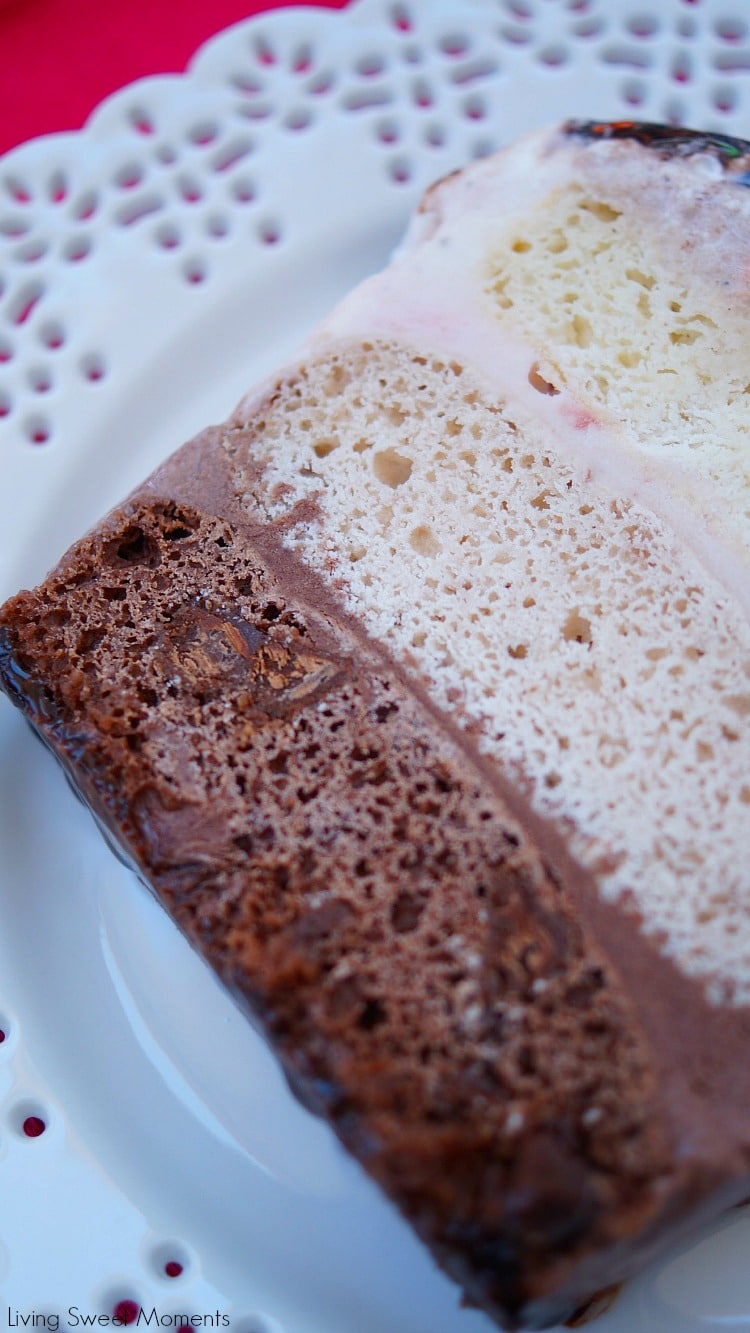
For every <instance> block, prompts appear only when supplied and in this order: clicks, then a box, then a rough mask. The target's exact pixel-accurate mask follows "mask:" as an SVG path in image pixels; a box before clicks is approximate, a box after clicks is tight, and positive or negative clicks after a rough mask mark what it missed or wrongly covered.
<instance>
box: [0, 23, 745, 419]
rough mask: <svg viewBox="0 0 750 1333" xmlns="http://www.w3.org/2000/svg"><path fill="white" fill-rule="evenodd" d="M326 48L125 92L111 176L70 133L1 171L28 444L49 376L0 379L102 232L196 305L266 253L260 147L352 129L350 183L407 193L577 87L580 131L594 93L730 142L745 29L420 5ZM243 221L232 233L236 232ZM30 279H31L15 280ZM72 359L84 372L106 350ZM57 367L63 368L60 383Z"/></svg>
mask: <svg viewBox="0 0 750 1333" xmlns="http://www.w3.org/2000/svg"><path fill="white" fill-rule="evenodd" d="M343 32H344V27H343V25H342V24H341V22H340V21H339V23H338V25H336V23H335V22H334V23H331V15H330V14H328V13H320V12H316V11H310V13H309V14H306V15H305V16H304V19H303V20H302V19H299V18H295V19H293V20H292V21H291V22H289V21H285V19H284V17H283V16H278V15H277V16H275V17H273V18H272V17H266V18H263V19H261V20H255V21H253V22H252V23H250V24H248V25H247V26H246V27H245V28H244V29H243V28H239V29H234V30H232V32H231V34H225V35H223V36H220V37H219V38H218V39H216V40H215V41H214V42H213V43H211V44H209V46H208V47H207V48H205V50H204V51H203V52H202V53H200V54H199V56H198V58H197V60H196V62H195V64H194V68H193V76H192V78H191V79H190V80H182V81H180V82H177V81H174V80H171V81H167V80H150V81H148V82H146V83H143V84H140V85H136V86H134V87H133V88H132V89H127V90H125V91H124V92H123V93H121V94H120V95H119V96H118V97H117V98H116V99H115V104H114V106H109V107H108V108H107V111H106V120H107V131H108V135H109V138H110V143H111V156H110V158H109V160H110V161H113V162H114V163H115V165H114V166H113V167H112V168H111V169H105V168H103V166H102V163H101V160H97V161H96V162H95V163H94V164H93V165H92V164H91V162H90V161H89V158H88V157H87V156H86V155H85V154H82V153H80V151H79V150H78V145H79V144H80V143H81V142H83V141H84V138H85V135H81V136H78V137H77V139H73V141H71V140H70V139H69V140H67V141H65V142H64V143H61V144H60V149H59V154H60V157H61V159H63V160H60V161H59V162H55V160H54V159H55V151H54V148H51V149H50V152H49V153H48V154H47V155H46V160H45V162H44V164H43V165H42V163H41V161H40V157H41V155H40V154H39V153H36V152H30V151H28V150H26V151H25V150H24V149H21V150H20V151H17V152H15V153H13V154H11V155H10V156H9V157H8V158H7V159H6V164H5V166H4V169H3V168H2V167H0V415H2V417H3V418H4V419H8V418H11V417H14V416H15V417H17V418H18V420H19V422H20V423H21V430H22V433H23V434H24V435H25V437H26V439H27V440H28V441H29V442H30V443H33V444H41V443H46V442H48V441H50V440H52V439H53V438H54V434H55V422H54V412H53V411H52V410H51V409H50V412H49V413H48V414H47V415H45V416H40V415H39V413H38V411H37V410H36V408H35V398H36V395H37V394H40V393H44V392H47V390H48V388H49V387H50V386H51V384H52V376H51V372H49V370H48V368H47V367H45V366H42V365H41V364H40V366H39V368H38V373H37V374H36V376H35V377H32V379H31V380H29V379H28V378H27V379H26V381H23V380H21V381H20V382H19V379H18V377H17V376H15V375H13V374H11V373H10V371H9V370H8V371H7V372H6V369H5V368H6V367H10V365H11V363H13V362H14V361H17V360H18V358H19V357H21V359H24V360H25V358H26V356H27V355H28V348H29V344H30V343H34V342H37V343H39V342H41V344H42V346H45V347H47V349H48V350H49V351H53V350H55V351H56V350H57V349H58V348H59V347H61V346H62V342H63V341H64V339H65V336H66V331H65V330H64V329H63V327H62V325H60V324H59V323H58V324H57V325H56V328H57V330H58V334H59V338H60V341H58V342H57V343H56V344H53V343H52V342H50V341H49V337H50V335H49V327H50V325H49V323H48V321H47V320H46V314H47V306H48V300H47V293H48V292H49V290H50V289H51V287H52V285H53V284H54V283H55V281H56V274H57V273H58V272H59V268H60V266H61V265H63V266H67V265H71V266H78V265H80V266H81V267H85V266H86V265H87V264H91V262H92V260H94V259H100V258H101V252H102V250H103V249H105V248H108V246H109V245H110V244H111V242H110V241H109V240H108V235H109V233H110V232H111V230H112V229H115V230H117V229H123V230H124V231H126V232H132V234H133V241H132V244H133V246H134V247H135V246H137V247H138V249H139V250H143V249H147V248H149V247H152V248H153V249H154V250H155V251H156V252H157V253H159V254H162V255H164V257H165V260H166V261H167V262H171V263H172V264H173V266H174V272H175V274H176V275H177V276H178V278H179V279H180V280H181V281H182V282H184V283H186V284H187V285H188V286H190V287H192V288H202V289H203V290H206V289H208V288H210V286H211V282H210V278H211V262H212V251H213V250H214V248H215V247H216V246H218V245H224V244H226V243H227V242H228V241H229V242H230V243H231V242H232V241H233V240H235V239H236V240H237V241H239V234H240V233H241V236H242V244H243V245H246V244H248V243H250V244H253V243H254V244H256V245H260V246H266V245H273V246H279V245H282V246H283V243H284V233H285V218H284V215H283V213H280V212H279V210H278V207H276V206H275V205H274V203H273V196H274V194H275V182H274V179H273V162H272V147H273V143H274V142H275V141H276V140H277V137H278V136H279V135H282V136H283V135H287V134H289V135H294V136H299V138H300V140H303V139H305V138H306V137H308V136H309V135H310V134H316V133H326V134H329V133H331V129H332V125H334V126H335V123H336V121H337V120H338V121H341V120H344V119H346V118H349V117H351V118H353V119H356V120H357V121H358V122H360V123H361V129H362V136H361V137H362V153H363V155H364V157H363V163H364V165H365V166H366V169H367V170H372V171H378V172H380V173H382V176H383V178H384V179H385V181H386V182H388V183H389V184H390V185H391V186H392V187H393V188H394V189H397V190H400V191H402V192H403V189H404V187H405V186H407V187H411V190H410V194H413V193H414V191H415V190H416V189H417V188H418V187H421V186H422V185H423V184H424V183H426V181H427V180H428V179H429V178H430V176H434V175H438V174H440V173H441V172H442V171H444V170H446V169H450V168H451V167H452V166H453V165H455V164H457V163H459V162H460V161H466V160H469V159H470V158H472V157H476V156H481V155H483V154H485V153H487V152H490V151H492V149H493V148H494V147H496V146H497V145H498V143H499V142H500V141H501V140H503V139H505V138H507V137H510V135H512V134H515V133H516V132H517V131H518V130H520V129H523V128H524V127H525V123H527V122H531V121H532V120H533V123H535V124H536V123H540V122H541V121H542V120H544V119H554V118H556V117H561V116H564V115H566V114H568V113H569V112H570V111H571V109H573V110H578V109H580V106H579V103H580V95H577V96H576V105H575V106H573V104H572V101H571V88H572V86H573V84H576V83H577V84H578V85H579V86H580V82H581V79H584V80H585V79H586V78H587V77H592V76H593V79H594V80H595V82H596V84H597V94H596V105H593V104H592V105H589V106H588V107H587V108H585V109H586V110H588V111H589V112H594V111H595V112H596V114H597V115H598V116H602V115H603V114H605V111H603V109H602V99H601V96H600V92H599V87H600V85H601V82H602V79H603V80H604V81H605V82H606V84H607V85H608V90H607V91H608V97H609V102H610V106H609V108H608V109H606V114H609V115H617V114H618V113H627V114H631V113H634V112H637V114H639V115H641V116H643V117H644V118H648V119H663V120H666V121H668V122H672V123H677V124H679V123H687V122H690V123H691V124H693V125H700V126H701V127H703V128H707V129H723V130H724V131H725V132H727V133H732V132H735V133H742V131H743V129H744V130H745V131H747V113H748V107H747V99H748V93H747V91H746V89H745V87H744V82H745V81H744V80H743V75H744V74H746V73H747V71H748V69H750V24H749V23H748V20H747V17H746V15H745V14H744V12H743V6H742V4H741V3H740V0H721V2H719V0H662V2H661V3H659V4H658V5H657V4H654V3H652V4H651V5H650V6H644V5H643V4H642V3H640V2H639V0H635V2H633V0H609V2H608V3H605V0H545V3H542V0H495V2H494V3H493V2H492V0H485V2H484V3H482V0H467V3H465V4H464V5H463V6H462V8H461V10H460V11H459V12H457V11H456V7H455V6H453V5H449V4H446V3H437V4H430V5H428V4H426V3H425V0H413V2H412V3H410V4H406V3H389V0H363V2H362V3H360V4H359V5H358V6H357V19H356V27H355V26H354V23H351V24H350V25H349V29H348V31H346V33H345V45H346V48H347V49H346V54H345V55H344V53H343V51H342V40H341V35H342V33H343ZM563 81H564V82H563ZM196 85H197V86H198V87H199V89H200V96H199V97H196V96H195V95H194V92H195V89H196ZM534 85H536V87H534ZM531 108H533V114H532V110H531ZM540 111H541V114H540ZM102 119H104V117H103V116H102V114H101V113H99V115H98V116H97V117H95V118H94V121H93V123H92V125H91V127H90V129H89V130H88V131H86V134H92V135H93V134H94V133H95V131H96V128H97V126H98V124H99V122H100V121H101V120H102ZM266 209H268V211H267V212H266ZM246 211H247V212H249V213H250V214H251V215H252V217H253V222H252V225H251V226H250V228H249V229H248V227H247V226H246V224H245V221H244V219H243V218H240V217H239V216H238V214H240V213H243V214H244V213H245V212H246ZM170 257H171V258H170ZM32 270H33V271H35V272H36V273H37V274H38V275H39V276H38V277H37V278H36V279H35V281H34V282H33V283H29V282H28V281H27V279H26V276H25V275H26V273H27V271H32ZM86 356H87V357H89V358H90V357H92V356H98V357H99V358H100V360H102V361H103V360H105V359H106V356H107V348H106V347H105V346H100V347H97V348H96V349H92V350H91V351H90V352H87V353H86ZM77 364H78V366H80V364H81V358H80V354H79V356H78V358H77ZM75 365H76V358H75V355H74V354H73V355H71V357H70V358H69V359H68V360H67V363H66V366H65V370H64V372H63V373H64V374H67V375H69V374H71V373H75ZM84 374H86V377H87V379H88V380H89V382H91V383H94V382H96V380H97V378H101V376H98V377H97V376H91V375H90V374H88V372H84ZM45 385H46V387H44V386H45Z"/></svg>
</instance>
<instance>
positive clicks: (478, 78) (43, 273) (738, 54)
mask: <svg viewBox="0 0 750 1333" xmlns="http://www.w3.org/2000/svg"><path fill="white" fill-rule="evenodd" d="M748 70H750V19H749V18H748V14H747V7H746V0H462V4H461V5H456V4H455V3H453V2H452V0H398V2H396V0H359V3H356V4H354V5H352V6H351V7H350V8H349V9H348V10H346V11H343V12H342V13H336V14H333V13H331V12H326V11H320V10H309V11H303V10H298V9H295V10H294V11H284V10H280V11H276V12H274V13H273V14H271V15H267V16H265V17H263V18H260V19H255V20H251V21H248V22H247V23H246V24H241V25H238V26H237V27H235V28H233V29H231V30H230V31H229V32H227V33H224V34H221V35H219V36H218V37H217V38H216V39H214V40H213V41H212V42H211V43H209V44H208V45H207V46H206V47H205V48H204V49H203V50H202V51H201V52H199V54H198V56H197V57H196V59H195V61H194V63H193V65H192V68H191V70H190V73H189V74H188V75H187V76H186V77H184V78H181V79H151V80H146V81H144V82H142V83H139V84H137V85H134V86H133V87H131V88H127V89H124V90H123V91H122V92H121V93H120V94H119V95H118V96H117V97H115V98H113V99H110V100H109V101H108V102H107V104H106V105H105V106H103V107H102V108H101V109H100V110H99V111H98V112H97V113H96V115H95V116H94V117H93V119H92V121H91V122H90V124H89V126H88V127H87V128H86V130H85V131H83V132H82V133H81V134H78V135H68V136H57V137H55V138H54V139H49V140H38V141H36V142H34V143H31V144H28V145H25V146H22V147H21V148H19V149H17V150H16V151H14V152H13V153H11V154H9V155H8V156H7V157H6V158H5V159H4V160H3V161H0V465H1V466H3V468H5V467H6V463H7V471H5V472H3V474H2V475H3V485H4V486H5V487H8V486H10V488H11V492H12V490H13V484H16V485H17V496H18V497H20V493H21V489H22V486H23V487H26V486H28V488H29V490H30V491H31V488H32V487H33V486H34V485H35V484H36V478H37V476H38V474H39V470H40V469H44V468H52V466H53V462H54V460H55V455H56V452H57V451H58V450H59V451H61V452H64V451H65V450H66V448H71V447H72V445H73V438H74V434H75V407H76V404H79V403H81V402H89V403H90V402H100V401H103V400H108V401H111V402H113V403H116V402H117V399H116V390H117V386H118V384H119V376H120V374H121V369H122V358H123V345H124V344H123V342H122V340H121V339H119V338H118V324H119V323H121V322H127V321H128V320H131V321H132V320H137V319H139V318H140V319H141V320H142V322H143V323H144V324H145V322H146V321H147V320H148V319H149V318H150V317H151V316H150V314H149V312H148V309H147V306H146V303H145V298H144V296H143V293H144V291H148V292H152V291H153V292H154V293H155V294H156V295H155V297H154V302H155V304H156V307H157V309H158V310H159V317H160V318H163V319H164V320H166V319H167V318H169V319H171V320H172V321H173V323H174V325H175V326H176V327H178V326H179V321H180V319H181V318H182V317H183V313H184V312H186V311H189V310H194V309H195V307H196V303H197V305H198V307H200V305H201V303H205V305H206V307H207V306H208V305H209V303H210V301H211V299H212V297H213V296H214V295H215V294H216V293H217V292H219V293H225V292H226V290H227V289H228V287H229V286H230V285H231V283H232V278H233V274H234V272H235V270H239V269H243V266H245V267H246V266H247V263H248V254H249V253H250V254H251V255H253V256H255V261H254V262H255V268H254V269H253V276H254V278H255V277H257V278H258V280H260V277H262V275H263V273H264V272H265V270H266V267H267V266H268V265H270V264H272V263H280V262H285V263H291V261H292V260H293V259H294V258H295V255H296V254H297V250H296V246H297V244H298V238H299V236H300V234H301V233H302V232H304V229H305V227H306V226H307V225H308V224H309V223H311V222H313V223H316V224H317V223H318V222H319V221H320V219H321V218H322V219H323V221H325V219H326V209H327V207H328V206H329V199H330V207H331V209H332V211H335V208H336V207H337V206H338V202H339V200H340V197H341V191H342V186H341V183H340V177H341V171H342V165H343V167H344V168H345V169H346V170H350V169H351V170H352V171H353V180H352V182H351V183H350V182H347V188H349V189H357V190H359V189H360V188H361V189H362V191H363V192H364V193H365V194H366V195H367V198H368V199H369V198H370V195H371V196H372V198H373V199H374V200H375V201H376V203H377V205H378V206H380V205H381V204H383V206H385V207H387V208H390V209H392V212H393V215H394V216H398V217H402V218H405V217H406V215H407V214H408V211H409V209H410V208H411V206H412V205H413V204H414V203H415V201H416V199H417V198H418V196H419V194H420V192H421V190H422V189H423V188H424V187H425V186H427V185H428V184H429V182H430V181H431V180H433V179H434V178H436V177H438V176H440V175H441V174H443V173H445V172H447V171H450V170H452V169H453V168H454V167H456V166H459V165H461V164H462V163H464V162H466V161H468V160H470V159H472V158H474V157H478V156H482V155H484V154H486V153H488V152H491V151H492V150H493V149H494V148H496V147H498V146H499V145H500V144H501V143H502V142H504V141H507V140H508V139H511V138H514V137H516V135H518V134H519V133H521V132H522V131H524V130H526V129H531V128H533V127H536V126H538V125H541V124H543V123H546V122H551V121H554V120H560V119H563V118H566V117H568V116H579V117H584V118H585V117H591V116H594V117H597V118H606V117H609V118H617V117H618V116H622V115H631V114H633V113H634V112H636V113H637V114H638V115H639V116H640V117H641V118H643V119H650V120H666V121H668V122H673V123H683V124H690V125H692V126H694V127H701V128H704V129H707V130H719V131H723V132H725V133H729V134H732V133H734V134H739V135H744V136H746V137H748V136H750V92H749V91H748V84H747V79H746V77H745V76H746V74H747V72H748ZM281 162H283V164H284V170H283V172H282V171H280V169H279V164H280V163H281ZM310 163H313V167H312V168H311V167H310V165H309V164H310ZM337 173H338V174H337ZM336 181H338V184H335V182H336ZM332 183H333V188H332ZM373 183H374V184H373ZM368 191H369V193H368ZM337 192H338V193H337ZM243 271H244V269H243ZM131 285H132V287H133V289H134V290H135V293H136V294H135V296H133V298H132V304H133V307H134V308H135V309H136V310H137V311H140V312H141V314H138V313H136V314H135V315H131V312H130V303H131ZM92 292H94V293H95V294H96V295H95V298H94V299H92V298H91V293H92ZM188 303H192V305H189V304H188ZM143 311H146V314H143V313H142V312H143ZM131 327H132V325H131ZM131 341H132V335H131ZM97 395H98V397H97ZM108 395H110V399H108ZM69 404H71V405H72V406H68V405H69ZM11 464H12V467H11ZM9 477H10V478H11V480H10V481H9V480H8V478H9ZM13 478H15V483H14V482H13V480H12V479H13ZM0 489H1V488H0ZM11 492H8V491H6V501H5V502H6V503H7V504H8V505H9V507H12V506H13V504H15V502H16V498H15V497H14V496H13V495H12V494H11ZM8 495H11V498H10V499H8ZM2 499H3V497H2V494H0V506H1V504H2ZM32 503H33V491H32ZM5 998H7V999H10V995H8V996H7V997H5ZM14 1012H15V1010H12V1009H11V1006H10V1005H9V1006H8V1008H7V1009H4V1010H3V1012H2V1013H1V1014H0V1096H1V1097H3V1098H4V1109H3V1127H2V1134H1V1135H0V1151H1V1152H2V1153H3V1154H5V1156H4V1159H3V1162H2V1163H1V1164H0V1172H11V1173H12V1171H13V1169H15V1168H14V1167H13V1162H14V1161H15V1158H16V1156H17V1157H18V1158H21V1157H22V1158H23V1173H24V1174H23V1180H24V1182H33V1184H34V1185H35V1186H36V1187H37V1189H38V1191H39V1193H40V1197H45V1194H44V1192H45V1190H46V1187H47V1179H48V1176H47V1173H49V1171H50V1162H51V1161H52V1162H54V1163H55V1165H56V1166H57V1167H58V1168H60V1179H67V1178H68V1177H67V1176H66V1175H65V1171H63V1167H64V1168H65V1170H66V1171H74V1170H75V1171H78V1178H80V1179H81V1180H83V1179H84V1177H85V1180H86V1189H87V1190H88V1191H89V1197H91V1198H94V1197H96V1199H97V1201H98V1202H97V1214H96V1215H97V1216H99V1217H101V1219H102V1233H103V1234H104V1232H106V1230H107V1227H108V1226H109V1223H108V1222H107V1221H106V1220H105V1219H106V1218H109V1217H111V1219H113V1220H112V1226H113V1227H117V1228H119V1231H118V1232H117V1234H118V1235H119V1237H120V1242H119V1244H120V1250H119V1252H118V1263H117V1265H116V1266H114V1267H111V1268H106V1267H102V1266H101V1265H102V1262H103V1261H102V1260H101V1258H97V1260H96V1263H97V1264H99V1265H100V1266H99V1267H97V1268H95V1267H94V1260H93V1259H90V1260H89V1270H88V1281H89V1286H88V1288H87V1289H86V1290H85V1291H83V1292H81V1294H80V1299H81V1301H82V1302H83V1301H85V1302H88V1304H87V1306H86V1308H87V1310H89V1311H92V1312H95V1313H102V1314H112V1312H113V1311H115V1310H118V1311H119V1313H120V1314H121V1315H123V1316H127V1317H128V1318H129V1319H130V1320H131V1321H132V1320H134V1319H135V1318H137V1313H138V1310H139V1308H142V1309H144V1310H150V1309H151V1307H152V1306H153V1305H154V1304H156V1305H157V1306H158V1308H159V1310H160V1311H161V1312H162V1313H163V1314H164V1315H169V1314H170V1313H171V1312H172V1311H174V1312H175V1315H176V1314H177V1312H178V1311H179V1312H181V1313H182V1314H183V1315H188V1316H189V1315H190V1314H191V1313H192V1312H195V1313H196V1314H198V1313H199V1312H201V1311H202V1310H207V1309H211V1308H213V1307H214V1304H215V1303H216V1302H217V1301H219V1303H220V1304H221V1308H222V1310H224V1311H227V1312H228V1313H230V1314H231V1316H232V1327H233V1329H234V1330H235V1333H284V1330H283V1329H282V1327H281V1325H280V1324H279V1323H278V1322H277V1321H276V1320H275V1319H274V1318H272V1317H271V1316H270V1315H265V1314H260V1313H256V1314H252V1313H247V1311H249V1310H250V1309H251V1303H250V1302H247V1301H246V1300H245V1297H244V1292H245V1287H244V1286H243V1287H241V1289H240V1290H241V1293H242V1294H241V1295H240V1296H237V1298H236V1301H235V1304H234V1305H233V1304H232V1301H231V1300H224V1299H223V1298H222V1297H221V1296H220V1294H219V1293H218V1292H217V1291H216V1290H215V1289H214V1288H213V1287H212V1286H211V1285H210V1283H209V1282H208V1281H207V1280H204V1279H203V1277H202V1275H201V1273H200V1263H199V1257H198V1256H197V1255H196V1254H194V1252H193V1251H192V1250H191V1249H190V1248H189V1247H188V1245H187V1244H185V1243H183V1242H182V1241H177V1240H173V1239H168V1240H163V1239H161V1238H160V1237H158V1236H157V1237H155V1236H153V1234H152V1233H150V1232H146V1231H145V1225H146V1224H145V1221H144V1219H143V1218H141V1217H140V1215H139V1214H138V1213H137V1210H135V1209H134V1208H132V1209H126V1207H125V1204H124V1203H123V1201H122V1199H121V1198H120V1197H119V1195H117V1193H116V1191H112V1192H108V1191H109V1190H110V1187H109V1184H108V1182H106V1181H104V1182H101V1181H98V1182H97V1181H92V1180H90V1179H89V1175H88V1174H87V1173H90V1171H91V1168H90V1163H89V1161H88V1158H87V1157H86V1156H85V1155H84V1154H81V1155H80V1156H79V1157H77V1158H76V1157H75V1152H76V1151H77V1149H75V1148H74V1146H73V1145H72V1143H71V1140H70V1136H68V1134H67V1132H66V1131H67V1122H66V1114H65V1111H64V1109H63V1108H62V1107H60V1106H58V1105H57V1104H56V1103H55V1100H54V1095H53V1093H52V1092H49V1091H48V1090H46V1089H44V1088H42V1087H40V1086H38V1085H37V1083H36V1082H35V1080H34V1078H33V1077H32V1071H31V1070H30V1067H29V1066H27V1065H26V1064H25V1063H24V1048H23V1041H22V1030H21V1025H20V1024H19V1023H17V1021H16V1019H15V1017H14V1016H13V1015H14ZM6 1076H7V1077H6ZM27 1090H31V1091H28V1095H27ZM71 1164H72V1165H71ZM35 1172H36V1173H38V1174H36V1175H35V1174H34V1173H35ZM50 1178H51V1177H50ZM13 1179H14V1178H13V1177H12V1174H11V1181H12V1180H13ZM97 1191H98V1193H97ZM5 1193H6V1196H7V1197H9V1198H12V1197H14V1187H13V1184H12V1183H11V1186H10V1188H9V1189H8V1190H6V1191H5ZM32 1194H33V1191H32ZM15 1197H17V1198H20V1197H21V1194H20V1192H19V1191H16V1195H15ZM29 1197H32V1195H30V1196H29ZM66 1207H67V1199H66ZM61 1215H62V1214H61ZM17 1230H18V1234H21V1230H22V1228H21V1227H20V1224H19V1227H18V1228H17ZM144 1232H145V1238H144ZM32 1246H33V1240H32ZM98 1253H100V1252H98ZM101 1253H103V1251H101ZM34 1257H35V1258H36V1256H34ZM81 1263H82V1264H83V1265H84V1266H85V1263H86V1259H85V1256H84V1258H82V1259H81ZM8 1269H10V1270H11V1271H10V1273H9V1272H8ZM8 1278H10V1281H8V1280H6V1279H8ZM12 1279H13V1272H12V1263H11V1261H10V1260H8V1259H6V1258H5V1257H4V1253H3V1247H2V1243H1V1242H0V1282H2V1284H3V1291H4V1294H5V1293H6V1292H7V1293H9V1294H10V1298H11V1300H12V1299H13V1296H12V1292H13V1280H12ZM40 1290H41V1286H40ZM183 1292H184V1293H185V1295H183ZM470 1317H473V1316H470ZM660 1317H661V1315H660V1312H657V1323H654V1324H653V1325H649V1328H650V1327H653V1328H654V1329H655V1328H656V1327H657V1326H658V1327H659V1328H660V1330H664V1329H666V1324H665V1323H664V1322H663V1321H662V1322H661V1323H659V1322H658V1319H659V1318H660ZM639 1321H640V1316H639ZM123 1322H127V1319H126V1318H124V1320H123ZM175 1326H177V1325H175ZM639 1326H640V1322H639ZM695 1326H696V1328H697V1327H698V1324H696V1325H695ZM700 1326H701V1327H706V1328H709V1327H712V1326H713V1325H712V1324H711V1323H709V1322H706V1323H705V1324H703V1323H701V1325H700ZM450 1327H451V1329H452V1328H453V1327H454V1325H453V1324H452V1323H451V1324H450ZM643 1327H644V1329H645V1327H646V1325H643ZM670 1327H671V1325H670ZM691 1327H692V1325H691ZM330 1333H337V1331H336V1330H333V1329H331V1330H330Z"/></svg>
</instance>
